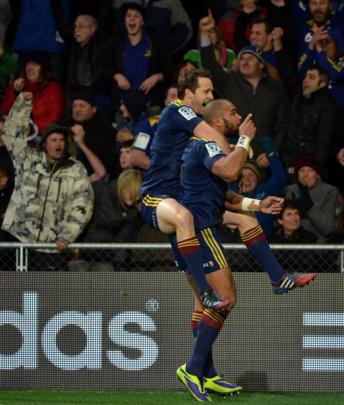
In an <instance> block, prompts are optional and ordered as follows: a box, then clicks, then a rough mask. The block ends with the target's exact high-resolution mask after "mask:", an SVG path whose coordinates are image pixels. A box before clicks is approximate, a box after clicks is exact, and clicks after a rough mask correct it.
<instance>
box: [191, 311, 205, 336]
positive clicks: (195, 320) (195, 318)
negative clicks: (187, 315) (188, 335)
mask: <svg viewBox="0 0 344 405" xmlns="http://www.w3.org/2000/svg"><path fill="white" fill-rule="evenodd" d="M202 316H203V311H193V313H192V319H191V328H192V334H193V337H194V338H196V337H197V328H198V324H199V321H200V320H201V319H202Z"/></svg>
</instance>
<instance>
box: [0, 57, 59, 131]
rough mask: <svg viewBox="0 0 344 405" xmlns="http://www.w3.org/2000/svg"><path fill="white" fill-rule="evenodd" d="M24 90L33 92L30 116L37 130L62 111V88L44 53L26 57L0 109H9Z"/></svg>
mask: <svg viewBox="0 0 344 405" xmlns="http://www.w3.org/2000/svg"><path fill="white" fill-rule="evenodd" d="M22 91H27V92H31V93H33V108H32V119H33V122H34V123H35V124H36V125H37V127H38V130H39V134H43V132H44V130H45V129H46V128H47V127H48V126H49V124H51V123H52V122H58V121H59V120H60V119H61V118H62V116H63V112H64V103H65V99H64V92H63V89H62V86H61V85H60V83H59V82H57V81H56V80H54V79H52V78H51V76H50V74H49V71H48V66H47V61H46V57H44V55H41V54H39V53H32V54H31V55H29V56H28V58H27V59H26V62H25V64H24V68H23V71H22V72H21V74H20V75H19V77H18V78H17V79H15V80H14V81H13V83H12V84H10V86H9V87H8V88H7V90H6V93H5V96H4V99H3V100H2V103H1V112H2V113H3V114H5V115H7V114H8V113H9V111H10V110H11V107H12V105H13V103H14V101H15V100H16V98H17V95H18V94H19V93H20V92H22Z"/></svg>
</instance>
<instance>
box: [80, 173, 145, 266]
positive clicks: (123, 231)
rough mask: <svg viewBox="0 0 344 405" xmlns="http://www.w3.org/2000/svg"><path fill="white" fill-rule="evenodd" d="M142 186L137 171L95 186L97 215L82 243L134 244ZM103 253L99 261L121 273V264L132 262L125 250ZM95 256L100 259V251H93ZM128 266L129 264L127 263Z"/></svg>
mask: <svg viewBox="0 0 344 405" xmlns="http://www.w3.org/2000/svg"><path fill="white" fill-rule="evenodd" d="M141 184H142V173H141V172H140V171H139V170H135V169H128V170H125V171H123V172H122V173H121V174H120V175H119V177H118V179H117V180H113V181H111V182H104V181H99V182H96V183H93V189H94V197H95V200H94V214H93V217H92V220H91V221H90V223H89V225H88V227H87V229H86V232H85V233H84V235H83V238H82V241H83V242H91V243H100V242H102V243H125V242H127V243H129V242H134V241H135V240H136V236H137V234H138V231H139V229H140V226H141V220H140V214H139V200H140V188H141ZM89 253H90V252H88V256H89ZM101 253H102V254H101V259H100V258H99V261H102V262H107V263H110V264H111V265H112V266H114V267H115V269H116V270H120V271H121V270H122V268H123V267H122V265H123V266H124V264H125V263H127V261H128V260H129V257H128V252H127V251H125V250H115V251H114V250H111V251H108V252H107V251H105V252H104V251H102V252H101ZM92 255H93V257H97V252H95V251H92ZM85 259H87V257H85ZM95 261H96V262H97V261H98V260H95ZM127 266H128V264H126V267H127ZM91 270H92V267H91Z"/></svg>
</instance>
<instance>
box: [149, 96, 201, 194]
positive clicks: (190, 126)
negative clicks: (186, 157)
mask: <svg viewBox="0 0 344 405" xmlns="http://www.w3.org/2000/svg"><path fill="white" fill-rule="evenodd" d="M201 121H202V118H200V117H198V116H197V115H196V113H195V112H194V111H193V110H192V109H191V108H190V107H188V106H186V105H185V104H184V103H183V102H182V101H181V100H175V101H173V102H172V103H171V104H169V105H168V106H167V107H166V108H165V109H164V110H163V111H162V113H161V116H160V120H159V123H158V126H157V131H156V133H155V136H154V139H153V142H152V145H151V149H150V168H149V169H148V170H147V171H146V173H145V177H144V181H143V185H142V188H141V193H142V195H145V194H148V193H150V194H160V195H162V194H167V195H170V196H172V197H174V198H176V197H177V196H178V194H179V192H180V170H181V163H182V155H183V152H184V149H185V146H186V144H187V142H188V140H189V138H190V137H191V136H193V131H194V129H195V127H196V126H197V125H198V124H199V123H200V122H201Z"/></svg>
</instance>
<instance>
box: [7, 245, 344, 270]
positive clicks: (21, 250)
mask: <svg viewBox="0 0 344 405" xmlns="http://www.w3.org/2000/svg"><path fill="white" fill-rule="evenodd" d="M223 246H224V248H225V249H226V250H232V251H236V250H245V249H246V246H245V245H244V244H236V243H226V244H224V245H223ZM270 246H271V248H272V249H273V250H282V251H291V252H292V251H338V255H339V266H340V272H341V273H344V245H338V244H337V245H327V244H271V245H270ZM69 248H70V249H92V250H102V249H114V250H123V249H126V250H145V251H147V250H169V249H171V246H170V244H169V243H71V244H70V245H69ZM3 249H15V250H16V270H17V271H27V270H28V255H29V254H30V250H37V249H49V250H50V249H51V251H52V252H54V251H55V244H54V243H18V242H1V243H0V258H1V251H2V250H3ZM0 260H1V259H0Z"/></svg>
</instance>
